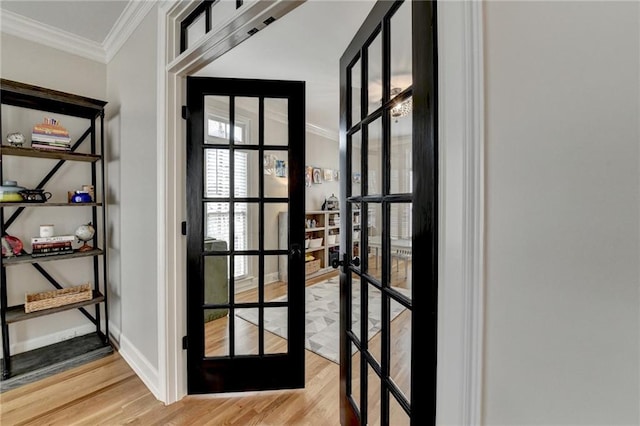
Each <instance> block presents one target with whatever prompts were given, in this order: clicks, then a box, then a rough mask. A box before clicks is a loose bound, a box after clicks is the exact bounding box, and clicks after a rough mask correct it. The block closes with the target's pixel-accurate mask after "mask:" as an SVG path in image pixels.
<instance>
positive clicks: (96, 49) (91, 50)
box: [0, 10, 106, 63]
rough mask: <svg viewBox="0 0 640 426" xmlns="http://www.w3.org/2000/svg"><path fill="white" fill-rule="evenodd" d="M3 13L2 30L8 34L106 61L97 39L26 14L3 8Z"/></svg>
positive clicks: (98, 60) (0, 28) (95, 59)
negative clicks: (90, 38)
mask: <svg viewBox="0 0 640 426" xmlns="http://www.w3.org/2000/svg"><path fill="white" fill-rule="evenodd" d="M1 15H2V17H1V20H0V30H1V31H2V32H4V33H6V34H10V35H13V36H16V37H20V38H23V39H25V40H29V41H32V42H34V43H39V44H42V45H45V46H49V47H53V48H55V49H59V50H62V51H65V52H67V53H71V54H74V55H78V56H82V57H84V58H87V59H91V60H93V61H97V62H102V63H106V56H105V51H104V48H103V47H102V45H101V44H99V43H96V42H95V41H91V40H88V39H86V38H83V37H79V36H77V35H75V34H71V33H69V32H67V31H64V30H60V29H58V28H54V27H52V26H50V25H47V24H43V23H41V22H38V21H35V20H33V19H29V18H25V17H24V16H21V15H18V14H16V13H13V12H10V11H7V10H2V13H1Z"/></svg>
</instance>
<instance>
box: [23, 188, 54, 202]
mask: <svg viewBox="0 0 640 426" xmlns="http://www.w3.org/2000/svg"><path fill="white" fill-rule="evenodd" d="M19 194H20V195H22V199H23V200H24V201H27V202H34V203H44V202H45V201H47V200H48V199H49V198H51V193H50V192H45V190H44V189H23V190H22V191H20V192H19Z"/></svg>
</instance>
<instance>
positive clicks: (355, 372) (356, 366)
mask: <svg viewBox="0 0 640 426" xmlns="http://www.w3.org/2000/svg"><path fill="white" fill-rule="evenodd" d="M349 347H351V353H352V354H353V356H352V357H351V368H350V369H349V370H350V371H351V376H350V379H351V396H352V397H353V401H354V402H355V404H356V409H358V410H360V395H361V392H360V387H361V383H360V359H361V355H360V351H359V350H358V348H356V345H354V344H353V343H352V342H349Z"/></svg>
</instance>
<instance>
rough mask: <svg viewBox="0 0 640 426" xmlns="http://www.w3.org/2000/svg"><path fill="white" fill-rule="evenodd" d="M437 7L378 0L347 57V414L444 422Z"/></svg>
mask: <svg viewBox="0 0 640 426" xmlns="http://www.w3.org/2000/svg"><path fill="white" fill-rule="evenodd" d="M435 12H436V4H435V2H430V1H415V2H411V1H404V2H403V1H395V2H394V1H378V2H377V3H376V5H375V6H374V7H373V9H372V11H371V13H370V14H369V16H368V17H367V19H366V20H365V22H364V23H363V25H362V26H361V27H360V30H359V31H358V33H357V34H356V35H355V37H354V39H353V40H352V42H351V44H350V45H349V46H348V48H347V49H346V51H345V53H344V54H343V56H342V58H341V60H340V90H341V96H340V166H341V170H342V173H343V176H345V177H346V178H345V179H341V206H342V209H343V210H342V212H341V213H342V214H341V216H342V217H344V218H345V219H346V220H344V219H343V224H344V228H343V229H342V232H341V235H342V236H343V240H342V241H341V247H346V248H347V249H346V252H345V253H343V260H342V264H343V266H342V273H341V275H340V300H341V315H340V416H341V423H342V424H343V425H365V424H369V425H373V424H378V425H394V426H396V425H420V426H423V425H434V424H435V419H436V354H437V350H436V344H437V229H438V228H437V227H438V224H437V194H438V192H437V159H438V149H437V138H436V135H437V132H436V123H437V111H436V105H437V101H436V100H437V98H436V87H437V86H436V69H437V68H436V13H435ZM398 312H400V313H398ZM377 322H379V331H373V332H372V331H371V328H370V326H369V325H370V324H371V323H377Z"/></svg>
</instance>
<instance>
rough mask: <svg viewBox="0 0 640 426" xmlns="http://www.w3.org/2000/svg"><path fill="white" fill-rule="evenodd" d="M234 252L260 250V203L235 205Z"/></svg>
mask: <svg viewBox="0 0 640 426" xmlns="http://www.w3.org/2000/svg"><path fill="white" fill-rule="evenodd" d="M233 215H234V221H233V232H234V236H233V238H234V245H233V247H234V250H235V251H245V250H258V242H259V235H260V227H259V225H258V220H259V217H260V211H259V204H258V203H235V204H234V212H233Z"/></svg>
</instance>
